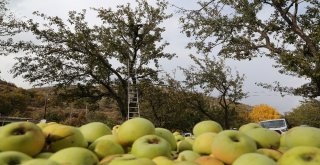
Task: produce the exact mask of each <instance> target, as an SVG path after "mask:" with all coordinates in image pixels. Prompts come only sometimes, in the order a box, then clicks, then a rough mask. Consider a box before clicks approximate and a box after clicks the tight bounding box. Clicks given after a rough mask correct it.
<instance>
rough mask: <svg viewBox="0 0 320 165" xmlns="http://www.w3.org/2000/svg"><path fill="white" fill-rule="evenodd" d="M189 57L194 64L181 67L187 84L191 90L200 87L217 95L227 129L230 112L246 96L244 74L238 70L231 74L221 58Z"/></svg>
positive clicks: (207, 92) (206, 92) (204, 91)
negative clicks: (188, 66)
mask: <svg viewBox="0 0 320 165" xmlns="http://www.w3.org/2000/svg"><path fill="white" fill-rule="evenodd" d="M190 57H191V58H192V60H193V61H194V62H195V64H196V66H194V65H192V66H190V68H181V69H182V70H183V72H184V74H185V75H186V81H185V82H186V84H187V86H188V87H189V89H191V91H196V89H202V91H203V93H204V94H206V95H217V98H218V103H219V105H220V106H221V108H222V109H223V126H224V128H226V129H229V128H230V124H229V116H230V115H231V112H235V109H236V105H237V104H239V101H240V100H242V99H244V98H246V97H247V93H246V92H244V91H243V89H242V87H243V81H244V75H240V74H239V73H238V72H236V73H235V74H233V73H232V71H231V68H230V67H228V66H226V65H225V63H224V60H223V59H216V58H209V56H208V54H205V55H204V58H197V57H195V56H193V55H190ZM202 91H201V92H202Z"/></svg>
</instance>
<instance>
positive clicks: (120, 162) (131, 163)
mask: <svg viewBox="0 0 320 165" xmlns="http://www.w3.org/2000/svg"><path fill="white" fill-rule="evenodd" d="M99 165H157V164H156V163H155V162H153V161H152V160H151V159H149V158H135V157H126V156H124V157H118V158H116V159H113V160H112V161H111V162H110V163H108V164H101V163H100V164H99Z"/></svg>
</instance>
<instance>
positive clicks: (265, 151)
mask: <svg viewBox="0 0 320 165" xmlns="http://www.w3.org/2000/svg"><path fill="white" fill-rule="evenodd" d="M257 153H259V154H262V155H265V156H268V157H269V158H271V159H273V160H275V161H278V160H279V159H280V158H281V156H282V153H281V152H280V151H278V150H275V149H269V148H260V149H258V150H257Z"/></svg>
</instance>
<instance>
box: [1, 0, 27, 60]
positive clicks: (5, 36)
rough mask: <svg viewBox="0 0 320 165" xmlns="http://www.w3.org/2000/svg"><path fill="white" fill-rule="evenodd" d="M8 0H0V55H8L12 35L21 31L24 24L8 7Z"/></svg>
mask: <svg viewBox="0 0 320 165" xmlns="http://www.w3.org/2000/svg"><path fill="white" fill-rule="evenodd" d="M7 5H8V1H7V0H1V1H0V37H1V39H0V55H7V53H8V50H7V49H8V48H9V47H8V46H9V45H10V44H12V39H11V37H12V36H14V35H15V34H17V33H19V32H20V31H21V28H19V26H20V25H21V24H22V23H21V22H20V21H19V20H18V19H17V18H15V16H14V14H13V13H11V12H10V11H9V9H8V8H7Z"/></svg>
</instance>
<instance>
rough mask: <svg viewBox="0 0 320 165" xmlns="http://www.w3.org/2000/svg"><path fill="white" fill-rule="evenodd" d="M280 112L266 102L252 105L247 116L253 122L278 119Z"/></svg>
mask: <svg viewBox="0 0 320 165" xmlns="http://www.w3.org/2000/svg"><path fill="white" fill-rule="evenodd" d="M280 117H281V115H280V113H279V112H278V111H277V110H276V109H275V108H273V107H271V106H269V105H267V104H260V105H257V106H254V107H253V109H252V111H251V112H250V113H249V118H250V119H251V120H252V121H254V122H259V121H262V120H271V119H279V118H280Z"/></svg>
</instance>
